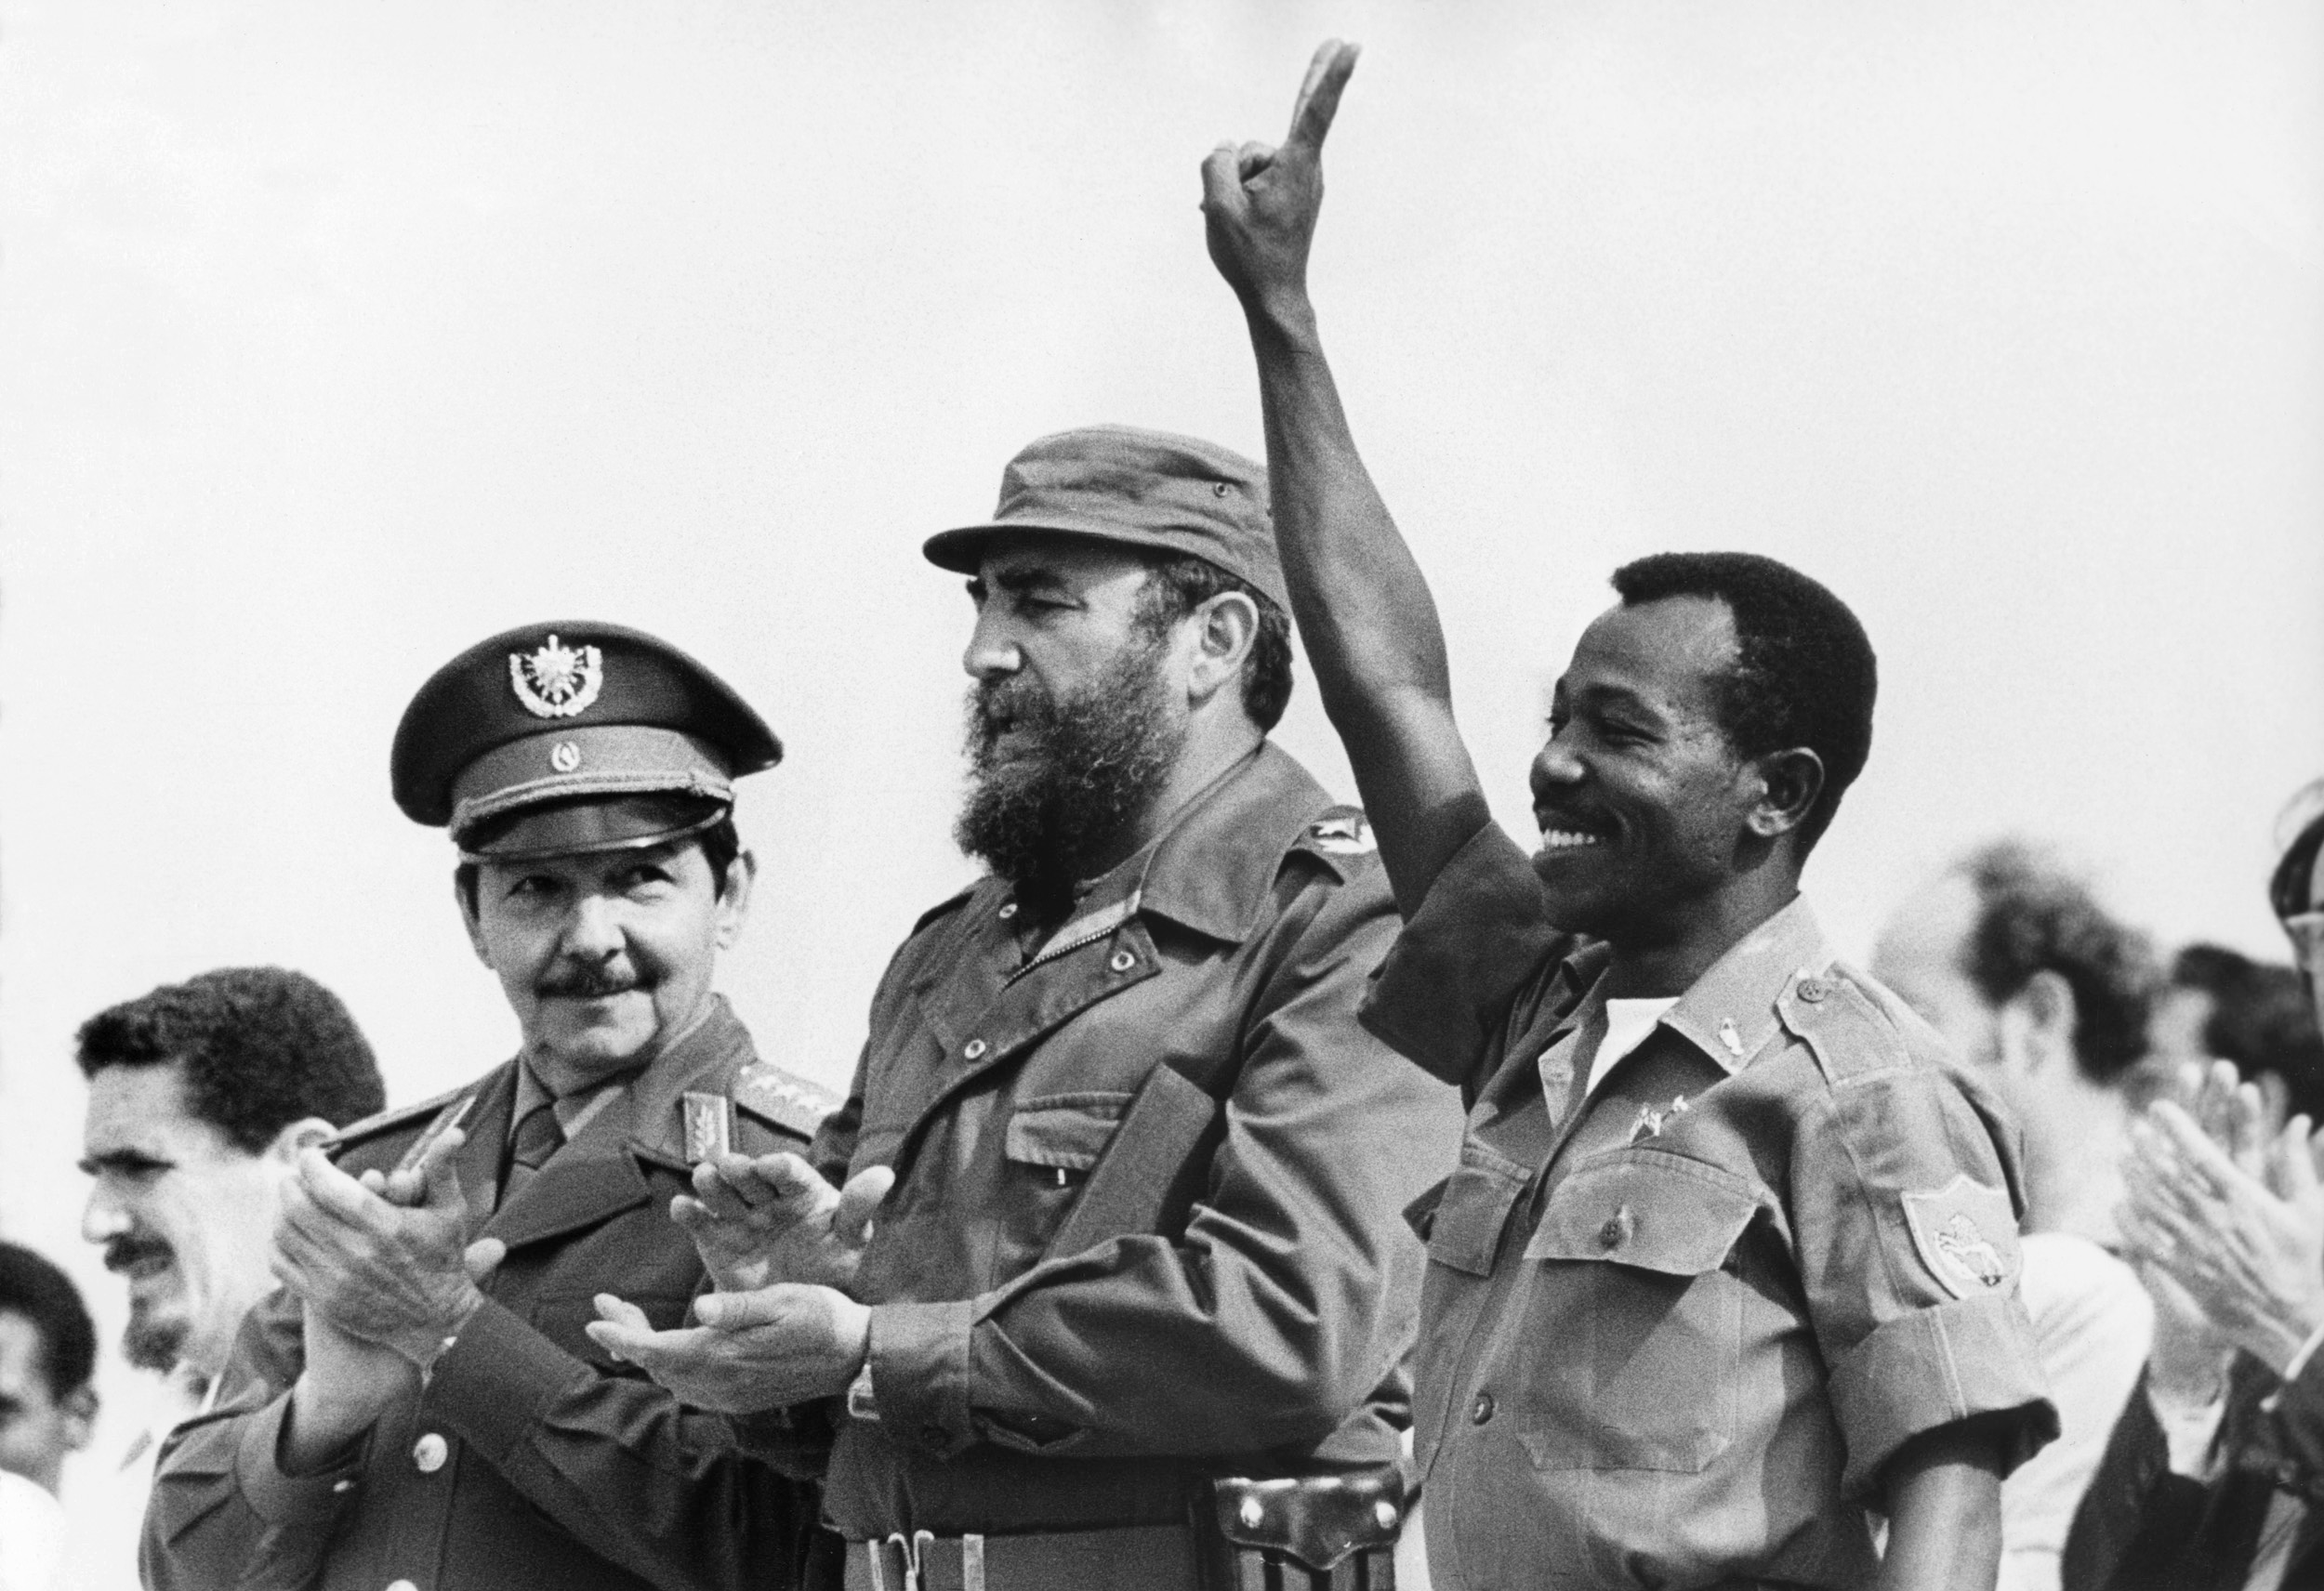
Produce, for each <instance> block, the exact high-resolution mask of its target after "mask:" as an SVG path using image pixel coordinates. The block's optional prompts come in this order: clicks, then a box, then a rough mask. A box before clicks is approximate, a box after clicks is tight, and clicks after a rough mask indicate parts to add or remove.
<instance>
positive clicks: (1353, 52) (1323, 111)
mask: <svg viewBox="0 0 2324 1591" xmlns="http://www.w3.org/2000/svg"><path fill="white" fill-rule="evenodd" d="M1362 50H1363V46H1361V45H1352V44H1343V43H1342V42H1340V40H1338V39H1326V40H1325V41H1324V42H1323V43H1322V44H1320V45H1318V46H1315V58H1314V59H1313V60H1311V61H1309V62H1308V63H1307V81H1306V82H1304V83H1302V84H1301V85H1300V97H1299V100H1298V102H1297V103H1295V104H1294V105H1293V106H1292V107H1291V131H1290V132H1289V133H1288V134H1287V135H1286V137H1285V138H1284V140H1283V147H1284V148H1286V149H1295V148H1296V149H1304V150H1306V151H1308V152H1309V153H1311V154H1312V153H1314V151H1317V150H1320V149H1322V148H1323V147H1324V135H1325V134H1326V133H1327V132H1329V131H1331V119H1332V117H1334V116H1336V115H1338V114H1339V112H1340V94H1341V93H1342V92H1343V91H1344V90H1345V89H1346V88H1347V86H1348V75H1349V73H1351V72H1353V71H1354V70H1355V58H1356V57H1357V55H1359V54H1360V53H1362Z"/></svg>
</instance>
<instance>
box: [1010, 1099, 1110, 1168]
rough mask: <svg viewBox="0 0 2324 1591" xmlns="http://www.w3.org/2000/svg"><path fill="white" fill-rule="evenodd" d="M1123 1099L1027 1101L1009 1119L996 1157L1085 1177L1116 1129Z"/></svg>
mask: <svg viewBox="0 0 2324 1591" xmlns="http://www.w3.org/2000/svg"><path fill="white" fill-rule="evenodd" d="M1128 1104H1129V1095H1127V1094H1095V1093H1092V1094H1076V1095H1074V1096H1071V1097H1070V1098H1067V1097H1063V1096H1057V1095H1051V1096H1050V1097H1049V1098H1043V1099H1034V1100H1027V1101H1026V1102H1025V1104H1023V1106H1021V1107H1019V1108H1018V1110H1017V1111H1016V1112H1015V1113H1014V1114H1013V1115H1011V1116H1010V1118H1009V1131H1008V1133H1007V1134H1006V1135H1005V1136H1004V1137H1002V1139H1001V1152H1002V1153H1003V1154H1005V1155H1007V1156H1008V1157H1009V1158H1010V1160H1013V1161H1015V1162H1017V1163H1018V1164H1021V1165H1045V1166H1058V1167H1061V1168H1063V1169H1064V1170H1066V1171H1087V1170H1089V1168H1090V1167H1091V1166H1093V1165H1095V1164H1097V1163H1098V1156H1100V1155H1101V1154H1103V1153H1104V1152H1105V1146H1106V1144H1107V1142H1108V1141H1109V1140H1110V1139H1111V1138H1112V1137H1114V1129H1115V1128H1116V1127H1117V1126H1119V1125H1120V1124H1121V1120H1122V1109H1123V1107H1124V1106H1126V1105H1128Z"/></svg>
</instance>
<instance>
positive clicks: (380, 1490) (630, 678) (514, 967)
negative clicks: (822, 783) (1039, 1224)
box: [144, 623, 837, 1591]
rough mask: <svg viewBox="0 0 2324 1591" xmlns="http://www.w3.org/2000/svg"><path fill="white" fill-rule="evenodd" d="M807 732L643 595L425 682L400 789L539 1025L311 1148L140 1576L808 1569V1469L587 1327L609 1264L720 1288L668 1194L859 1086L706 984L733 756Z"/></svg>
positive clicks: (744, 881)
mask: <svg viewBox="0 0 2324 1591" xmlns="http://www.w3.org/2000/svg"><path fill="white" fill-rule="evenodd" d="M781 755H782V749H781V747H780V746H779V745H778V744H777V743H776V742H775V738H774V736H773V735H772V733H771V732H769V730H768V729H767V727H766V725H765V724H764V723H763V722H761V721H760V719H759V716H758V715H757V714H756V713H754V712H753V711H751V709H750V708H749V706H748V705H746V703H744V702H743V701H742V699H741V698H740V697H738V696H736V695H735V694H734V692H733V690H730V689H728V688H727V686H726V685H725V684H723V683H722V682H721V681H720V680H719V679H718V677H716V676H714V675H712V674H711V673H710V671H709V670H707V669H706V668H704V667H703V666H702V665H701V664H698V663H696V662H694V661H693V659H692V658H690V657H688V656H686V655H685V654H684V653H683V652H680V651H678V650H677V649H676V648H674V647H671V646H669V645H667V643H665V642H663V641H660V640H657V639H655V638H654V637H652V636H647V635H642V634H640V633H639V632H637V631H635V630H628V629H623V628H621V627H619V626H617V625H599V624H585V623H566V624H556V625H529V626H526V627H524V628H522V629H516V630H510V631H508V632H507V633H505V634H502V635H498V636H495V637H493V638H491V639H490V640H487V641H484V642H482V643H481V644H479V645H477V646H475V647H472V648H470V649H469V651H465V652H463V653H461V654H460V656H458V657H456V658H455V659H454V660H453V661H452V662H451V663H449V664H445V665H444V666H443V667H442V668H441V669H439V670H438V671H437V672H436V674H435V675H434V676H433V677H431V678H430V679H429V681H428V682H427V684H426V685H424V686H422V687H421V688H420V690H419V693H418V695H417V696H416V697H415V698H414V699H413V701H412V703H411V705H410V707H409V708H408V709H406V711H405V713H404V716H403V723H402V725H401V726H400V727H399V728H398V730H397V731H396V736H395V747H394V753H393V757H392V764H391V771H392V778H393V788H394V793H395V799H396V803H397V805H398V806H400V807H401V808H402V809H403V811H404V812H405V813H406V814H407V815H408V816H410V817H411V818H413V819H414V820H415V821H416V822H421V823H427V824H430V825H441V826H443V827H446V828H448V829H449V831H450V833H451V836H452V840H453V843H454V845H455V846H456V848H457V849H458V854H459V862H458V865H457V869H456V873H455V874H454V879H455V885H456V894H457V898H458V903H459V909H460V913H461V916H462V919H463V921H464V922H465V924H466V926H467V928H468V933H469V940H470V942H471V943H472V944H473V945H474V947H475V950H476V954H477V957H478V959H479V960H481V961H482V962H483V964H484V965H485V966H487V967H489V968H490V969H491V970H492V971H493V973H494V974H495V976H496V977H497V978H498V979H499V980H500V983H501V988H502V990H503V991H504V993H506V995H507V997H508V1004H509V1006H510V1007H511V1008H512V1009H513V1010H514V1011H515V1013H516V1016H517V1021H518V1025H519V1027H520V1028H521V1029H522V1035H523V1043H522V1048H521V1050H520V1051H519V1053H518V1054H517V1055H516V1056H515V1057H514V1058H512V1059H510V1060H508V1061H507V1062H504V1063H503V1064H502V1065H500V1066H498V1067H495V1068H494V1069H493V1070H492V1071H491V1072H486V1073H485V1074H484V1075H483V1076H482V1077H481V1078H479V1079H478V1080H477V1081H475V1082H474V1083H471V1084H469V1085H467V1086H465V1087H462V1088H459V1089H456V1090H454V1091H453V1092H452V1093H451V1094H448V1095H445V1096H443V1097H442V1098H437V1099H430V1100H428V1101H425V1102H424V1103H421V1104H418V1105H415V1106H411V1107H407V1108H405V1109H403V1110H400V1111H389V1112H387V1113H386V1114H384V1115H380V1116H376V1117H374V1118H372V1119H371V1120H369V1121H366V1122H362V1123H359V1124H356V1125H354V1126H352V1127H350V1128H349V1129H348V1130H346V1131H345V1132H343V1133H341V1134H340V1135H339V1136H338V1137H337V1141H336V1144H335V1145H334V1146H333V1149H332V1151H331V1153H330V1154H329V1155H327V1156H326V1155H325V1154H324V1153H323V1152H321V1151H309V1152H308V1153H307V1154H306V1155H305V1156H304V1157H303V1158H302V1160H301V1162H300V1164H299V1167H298V1175H297V1179H296V1180H295V1181H294V1183H293V1184H292V1186H291V1188H290V1190H289V1191H288V1192H287V1193H286V1195H285V1200H284V1216H283V1219H282V1221H281V1224H280V1225H279V1227H278V1228H277V1231H276V1242H275V1255H274V1261H273V1264H274V1269H275V1273H276V1275H277V1276H278V1277H279V1278H280V1279H281V1280H282V1281H283V1282H284V1288H283V1290H282V1291H280V1292H278V1293H277V1294H275V1295H273V1296H272V1297H271V1299H270V1300H269V1301H268V1302H267V1303H265V1304H262V1305H261V1306H260V1307H259V1308H257V1309H256V1310H254V1311H253V1313H252V1316H251V1318H250V1321H248V1322H247V1323H246V1324H245V1326H244V1332H243V1335H242V1338H241V1341H240V1342H239V1343H238V1345H237V1347H236V1349H235V1354H234V1358H233V1361H232V1363H231V1365H230V1367H229V1370H228V1372H227V1377H226V1385H225V1388H224V1392H223V1395H222V1397H221V1399H220V1400H219V1403H218V1408H217V1409H216V1411H215V1412H214V1413H211V1414H209V1415H207V1416H206V1417H204V1418H202V1419H199V1420H196V1421H194V1422H192V1423H191V1424H189V1425H188V1426H186V1427H181V1428H180V1430H179V1432H178V1436H177V1437H176V1438H175V1439H174V1440H173V1442H172V1444H171V1446H170V1448H169V1450H168V1451H167V1453H165V1456H164V1458H163V1461H162V1465H161V1469H160V1474H159V1477H158V1479H157V1482H156V1488H155V1494H154V1501H153V1504H152V1507H151V1508H150V1510H149V1512H148V1515H147V1520H146V1533H145V1545H144V1561H145V1569H146V1574H147V1577H148V1584H152V1585H157V1586H205V1587H206V1586H213V1585H221V1584H286V1585H289V1584H296V1585H321V1586H326V1587H339V1586H345V1587H349V1588H355V1587H361V1588H363V1591H379V1588H380V1587H383V1586H385V1587H388V1588H389V1591H411V1588H414V1587H419V1586H426V1587H429V1588H430V1591H438V1588H446V1591H449V1588H455V1587H463V1586H473V1587H477V1588H479V1591H482V1588H484V1587H492V1588H495V1591H502V1588H508V1587H527V1586H540V1587H556V1588H557V1591H574V1588H575V1587H582V1586H588V1587H624V1588H627V1587H633V1586H638V1587H641V1586H649V1585H652V1586H675V1585H683V1586H689V1587H693V1586H730V1585H743V1584H750V1585H754V1586H765V1585H776V1586H780V1585H785V1584H796V1583H797V1582H798V1580H799V1577H800V1576H801V1575H802V1573H803V1572H804V1571H805V1559H806V1556H807V1554H808V1553H809V1551H810V1550H811V1546H812V1539H813V1532H812V1508H811V1505H810V1498H809V1494H808V1492H807V1489H806V1487H805V1486H804V1483H799V1482H793V1481H791V1480H788V1479H786V1478H785V1477H784V1476H783V1475H782V1474H781V1473H779V1472H778V1471H777V1470H776V1469H774V1468H772V1467H771V1466H769V1465H768V1464H767V1463H765V1462H763V1461H762V1460H761V1459H759V1458H757V1457H750V1456H746V1455H745V1454H744V1453H742V1452H741V1451H740V1449H739V1448H738V1447H737V1445H736V1439H735V1434H734V1432H733V1428H732V1427H731V1425H730V1424H729V1422H727V1421H725V1420H723V1419H720V1418H719V1417H717V1416H715V1415H706V1414H703V1413H700V1412H698V1411H694V1410H690V1409H687V1408H685V1407H683V1406H682V1405H680V1403H679V1402H678V1401H677V1400H675V1399H674V1398H672V1397H671V1396H670V1394H669V1393H667V1392H666V1391H664V1390H663V1389H661V1388H660V1387H655V1386H654V1384H653V1383H651V1382H649V1381H647V1380H645V1379H644V1378H643V1377H642V1376H640V1375H639V1374H637V1373H636V1372H635V1371H633V1370H630V1369H628V1368H627V1367H626V1366H624V1365H621V1364H619V1363H617V1362H615V1361H613V1360H612V1359H611V1358H610V1357H609V1356H607V1355H606V1354H605V1353H604V1352H603V1351H602V1350H601V1349H600V1348H598V1347H597V1346H596V1345H595V1344H593V1343H592V1342H591V1341H590V1340H589V1339H588V1336H587V1335H585V1334H584V1333H583V1331H582V1325H583V1323H584V1321H588V1320H589V1319H591V1318H592V1312H591V1308H590V1304H589V1300H590V1298H591V1297H592V1295H595V1294H597V1293H599V1292H601V1291H604V1290H608V1289H618V1290H619V1291H621V1292H622V1293H623V1294H624V1295H627V1296H628V1297H630V1298H632V1299H633V1300H635V1301H636V1302H637V1304H638V1306H639V1307H640V1308H641V1309H642V1310H643V1311H644V1313H645V1315H646V1316H647V1317H649V1318H651V1319H652V1320H653V1321H655V1322H656V1323H657V1324H662V1325H675V1324H677V1323H678V1322H679V1321H680V1320H681V1319H682V1318H683V1316H684V1314H685V1312H686V1309H687V1307H688V1304H689V1302H690V1300H691V1299H692V1298H693V1295H694V1294H695V1293H696V1292H697V1291H699V1290H700V1289H701V1288H702V1287H703V1286H704V1285H705V1278H704V1274H703V1270H702V1267H701V1264H700V1262H699V1260H698V1258H697V1256H696V1255H695V1252H694V1248H693V1243H690V1242H689V1241H688V1239H687V1237H686V1235H685V1234H684V1232H682V1231H681V1230H680V1229H678V1228H676V1227H674V1226H672V1225H671V1224H670V1221H669V1218H668V1216H667V1210H668V1207H669V1203H670V1199H671V1197H672V1196H673V1195H674V1194H676V1193H678V1192H680V1191H682V1190H684V1189H685V1188H686V1187H687V1186H688V1179H689V1177H690V1174H691V1171H692V1168H693V1164H694V1163H696V1162H697V1161H700V1160H703V1159H705V1158H706V1157H709V1156H712V1155H715V1154H717V1153H719V1152H720V1151H727V1150H730V1149H732V1150H740V1151H746V1152H752V1153H763V1152H771V1151H775V1150H778V1149H782V1148H786V1147H791V1148H798V1147H803V1146H804V1145H805V1144H806V1143H807V1141H808V1140H809V1139H810V1138H811V1137H812V1135H813V1134H814V1131H815V1129H816V1127H817V1126H818V1124H820V1121H821V1119H822V1117H823V1115H824V1114H825V1112H826V1111H827V1109H828V1107H829V1106H830V1105H833V1104H836V1103H837V1100H836V1099H835V1098H831V1097H830V1096H829V1095H827V1094H825V1093H824V1092H823V1091H821V1090H818V1089H817V1088H816V1087H815V1086H814V1085H812V1084H810V1083H807V1082H805V1081H804V1080H801V1079H799V1078H794V1077H790V1076H788V1075H786V1074H785V1073H783V1072H779V1071H777V1070H776V1069H775V1068H773V1067H772V1066H769V1065H768V1064H766V1063H765V1062H762V1061H759V1060H758V1059H757V1058H756V1057H755V1056H754V1054H753V1051H752V1047H751V1041H750V1035H749V1034H748V1033H747V1032H746V1031H745V1030H744V1028H743V1025H742V1023H741V1022H740V1021H738V1020H737V1019H735V1016H734V1014H733V1011H732V1010H730V1009H729V1008H728V1006H727V1005H726V1002H725V1001H724V1000H723V999H722V998H721V997H720V995H718V994H717V993H714V992H713V990H712V987H711V976H712V972H713V969H714V966H715V964H716V961H717V956H718V953H719V951H720V950H722V949H724V948H725V947H726V946H728V945H730V944H731V943H733V940H734V939H735V937H736V936H737V935H738V934H739V933H740V932H741V929H742V926H743V920H744V914H745V912H746V909H747V907H748V905H749V899H750V888H751V880H752V872H753V863H752V860H751V857H750V853H749V852H748V851H746V850H745V849H743V848H742V846H741V843H740V841H739V839H738V837H737V835H736V834H735V830H734V824H733V817H732V813H731V807H732V803H733V781H734V780H735V779H737V778H740V777H742V776H744V775H746V774H749V773H754V772H757V771H759V770H760V769H766V768H771V767H772V766H773V765H774V763H775V761H776V759H777V758H778V757H779V756H781ZM335 1162H336V1164H335Z"/></svg>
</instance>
